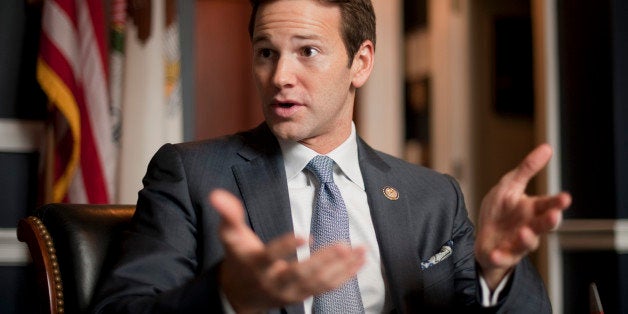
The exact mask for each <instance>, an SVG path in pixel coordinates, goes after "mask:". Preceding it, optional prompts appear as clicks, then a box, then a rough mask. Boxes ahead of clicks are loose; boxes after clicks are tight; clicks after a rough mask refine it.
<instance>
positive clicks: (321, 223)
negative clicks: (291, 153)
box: [305, 155, 364, 313]
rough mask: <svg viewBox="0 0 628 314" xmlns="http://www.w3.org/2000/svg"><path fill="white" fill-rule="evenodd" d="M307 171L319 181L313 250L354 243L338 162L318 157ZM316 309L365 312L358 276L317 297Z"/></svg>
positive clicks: (315, 310)
mask: <svg viewBox="0 0 628 314" xmlns="http://www.w3.org/2000/svg"><path fill="white" fill-rule="evenodd" d="M305 168H306V169H307V170H309V171H310V172H312V173H313V174H314V175H315V176H316V178H317V179H318V182H319V185H318V187H317V190H316V198H315V207H314V212H312V229H311V233H312V236H313V237H314V241H313V242H312V244H311V246H310V251H311V252H312V253H314V252H316V251H318V250H320V249H321V248H323V247H325V246H327V245H330V244H334V243H338V242H344V243H347V244H351V240H350V238H349V214H348V213H347V207H346V206H345V202H344V201H343V200H342V195H340V190H339V189H338V186H337V185H336V184H335V183H334V178H333V168H334V161H333V160H332V159H331V158H329V157H327V156H321V155H318V156H316V157H314V158H312V160H310V162H309V163H308V164H307V166H306V167H305ZM312 310H313V313H364V307H363V305H362V298H361V296H360V288H359V286H358V278H357V277H356V276H354V277H353V278H351V279H350V280H349V281H347V282H345V283H344V284H343V285H342V286H340V287H339V288H337V289H335V290H332V291H328V292H325V293H323V294H320V295H316V296H314V304H313V306H312Z"/></svg>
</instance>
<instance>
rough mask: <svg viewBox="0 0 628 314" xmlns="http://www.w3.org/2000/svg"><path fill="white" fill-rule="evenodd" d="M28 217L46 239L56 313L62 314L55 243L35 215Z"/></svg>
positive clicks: (61, 283) (59, 275) (61, 292)
mask: <svg viewBox="0 0 628 314" xmlns="http://www.w3.org/2000/svg"><path fill="white" fill-rule="evenodd" d="M29 218H30V220H32V221H33V222H34V223H35V225H36V226H37V230H39V234H40V235H41V236H42V237H43V238H44V240H46V241H45V242H46V251H47V252H48V254H49V257H50V261H51V264H52V273H53V274H54V281H55V283H54V289H55V291H54V294H55V295H56V298H57V313H59V314H62V313H64V312H65V309H64V302H63V282H62V281H61V271H60V270H59V262H57V254H56V250H55V244H54V242H53V241H52V237H50V234H49V233H48V229H46V226H44V223H43V222H42V221H41V220H40V219H39V218H37V217H34V216H30V217H29Z"/></svg>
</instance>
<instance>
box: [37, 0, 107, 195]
mask: <svg viewBox="0 0 628 314" xmlns="http://www.w3.org/2000/svg"><path fill="white" fill-rule="evenodd" d="M106 38H107V37H106V28H105V19H104V7H103V2H102V1H101V0H46V1H44V7H43V16H42V35H41V44H40V55H39V61H38V73H37V78H38V80H39V82H40V84H41V85H42V88H43V90H44V92H46V94H47V95H48V98H49V100H50V102H51V103H52V105H53V108H55V109H56V110H58V111H59V112H60V113H61V114H62V116H63V117H64V118H65V120H66V122H67V124H68V125H69V131H70V132H71V134H72V141H74V143H73V145H72V146H71V147H73V148H72V149H73V150H77V149H78V150H79V153H78V154H76V153H73V154H72V156H73V158H71V159H70V162H67V163H65V164H62V165H60V166H61V167H60V168H59V172H58V173H56V175H55V180H57V181H56V182H55V187H54V190H55V191H54V201H69V202H75V203H108V202H110V201H112V200H114V199H115V196H114V195H113V193H114V191H115V189H114V187H113V184H114V182H115V177H114V176H115V174H116V159H117V147H116V144H115V143H114V141H113V137H112V129H111V127H112V126H111V118H110V113H109V96H108V92H107V90H108V89H107V60H108V49H107V40H106ZM59 127H60V129H59V130H61V129H62V126H59ZM76 143H78V145H77V144H76ZM66 149H67V148H66ZM58 153H59V154H60V155H68V152H58ZM73 160H74V161H75V162H72V161H73ZM57 164H58V162H57ZM66 193H67V194H66Z"/></svg>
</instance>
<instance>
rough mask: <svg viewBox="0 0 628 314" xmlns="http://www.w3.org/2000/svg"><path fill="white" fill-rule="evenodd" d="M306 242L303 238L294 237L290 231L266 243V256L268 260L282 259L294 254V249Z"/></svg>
mask: <svg viewBox="0 0 628 314" xmlns="http://www.w3.org/2000/svg"><path fill="white" fill-rule="evenodd" d="M306 243H307V241H306V240H305V239H303V238H300V237H296V236H295V235H294V234H292V233H289V234H286V235H284V236H281V237H279V238H278V239H275V240H273V241H271V242H270V243H268V244H267V245H266V257H267V259H268V261H269V262H272V261H274V260H277V259H284V258H286V257H289V256H291V255H294V254H295V252H296V249H297V248H298V247H299V246H301V245H304V244H306Z"/></svg>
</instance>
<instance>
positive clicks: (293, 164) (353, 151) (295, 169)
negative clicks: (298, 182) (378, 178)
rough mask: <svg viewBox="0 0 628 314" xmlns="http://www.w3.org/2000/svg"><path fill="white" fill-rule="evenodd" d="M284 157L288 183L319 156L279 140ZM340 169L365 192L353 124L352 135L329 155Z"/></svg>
mask: <svg viewBox="0 0 628 314" xmlns="http://www.w3.org/2000/svg"><path fill="white" fill-rule="evenodd" d="M278 141H279V146H280V147H281V153H282V155H283V160H284V167H285V170H286V178H287V179H288V181H290V180H292V179H294V178H295V177H296V176H297V175H299V174H300V173H301V172H302V171H303V169H304V168H305V166H306V165H307V163H308V162H310V160H311V159H312V158H314V156H316V155H319V154H318V153H317V152H315V151H313V150H312V149H310V148H308V147H306V146H304V145H302V144H300V143H298V142H294V141H285V140H281V139H279V140H278ZM327 156H328V157H330V158H331V159H333V160H334V161H335V162H336V165H338V168H340V171H341V173H342V174H344V175H345V176H347V177H348V178H349V180H351V181H352V182H353V183H355V184H356V185H358V186H359V187H360V188H361V189H363V190H364V180H363V179H362V172H361V171H360V164H359V162H357V161H358V143H357V135H356V130H355V124H354V123H353V122H351V134H349V137H348V138H347V139H346V140H345V141H344V142H343V143H342V144H340V146H338V147H336V148H335V149H334V150H332V151H331V152H329V153H328V154H327Z"/></svg>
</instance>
